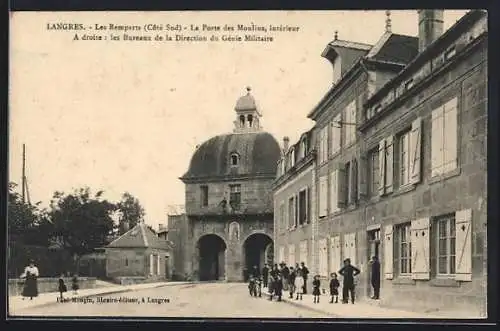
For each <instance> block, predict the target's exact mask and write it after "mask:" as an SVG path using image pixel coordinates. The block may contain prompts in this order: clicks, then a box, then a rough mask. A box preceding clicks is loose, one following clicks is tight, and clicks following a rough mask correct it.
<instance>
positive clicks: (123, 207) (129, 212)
mask: <svg viewBox="0 0 500 331" xmlns="http://www.w3.org/2000/svg"><path fill="white" fill-rule="evenodd" d="M117 210H118V211H119V212H120V213H121V215H122V217H121V218H120V224H119V233H120V234H123V233H124V232H126V229H127V227H125V223H128V228H130V229H131V228H133V227H134V226H136V225H137V223H139V222H140V221H142V220H143V218H144V215H145V212H144V208H143V207H142V205H141V203H140V202H139V200H138V199H137V198H136V197H134V196H133V195H132V194H130V193H128V192H125V193H123V195H122V199H121V200H120V202H118V203H117Z"/></svg>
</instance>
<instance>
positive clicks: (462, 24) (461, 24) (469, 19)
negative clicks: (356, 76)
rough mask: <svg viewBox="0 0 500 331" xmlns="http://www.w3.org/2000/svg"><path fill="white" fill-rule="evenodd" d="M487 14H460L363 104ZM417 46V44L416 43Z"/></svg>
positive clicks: (375, 97) (396, 81)
mask: <svg viewBox="0 0 500 331" xmlns="http://www.w3.org/2000/svg"><path fill="white" fill-rule="evenodd" d="M485 15H487V12H486V11H484V10H481V9H476V10H471V11H469V12H468V13H466V14H465V15H464V16H462V17H461V18H460V19H459V20H458V21H457V22H455V24H453V25H452V26H451V27H450V28H449V29H448V30H446V31H445V32H444V33H443V34H442V35H441V36H439V38H437V39H436V40H434V42H432V43H431V44H430V45H429V46H427V48H425V49H424V50H423V51H422V52H420V53H417V55H416V56H414V57H413V58H412V59H411V60H410V61H408V63H407V64H406V66H405V68H404V69H403V70H401V72H399V73H398V75H396V76H395V77H394V78H392V79H391V80H390V81H389V82H387V83H386V84H385V85H384V86H383V87H382V88H381V89H380V90H378V91H377V92H376V93H375V94H374V95H372V96H371V97H370V98H369V99H368V100H367V101H366V102H365V106H369V105H371V104H373V103H375V102H377V101H378V100H380V99H381V98H382V96H384V95H386V93H387V92H388V91H389V90H390V89H391V88H393V87H394V86H395V85H396V84H398V83H399V82H401V80H403V79H404V77H405V73H407V72H409V71H411V70H414V68H415V67H417V66H419V65H420V64H421V63H422V62H425V61H427V60H428V59H429V57H430V56H431V55H430V54H433V52H436V50H440V49H441V48H442V47H443V44H445V43H446V42H447V41H448V40H450V39H452V38H453V35H455V34H457V33H459V32H460V31H461V30H462V29H467V28H469V27H470V26H471V25H472V24H474V22H476V21H478V20H480V19H481V18H482V17H483V16H485ZM417 47H418V45H417Z"/></svg>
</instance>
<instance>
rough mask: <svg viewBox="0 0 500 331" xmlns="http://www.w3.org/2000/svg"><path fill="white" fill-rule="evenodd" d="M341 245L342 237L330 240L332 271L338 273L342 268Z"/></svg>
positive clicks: (334, 237)
mask: <svg viewBox="0 0 500 331" xmlns="http://www.w3.org/2000/svg"><path fill="white" fill-rule="evenodd" d="M340 253H341V245H340V236H333V237H331V238H330V271H331V272H338V271H339V270H340V268H341V263H340V260H341V254H340Z"/></svg>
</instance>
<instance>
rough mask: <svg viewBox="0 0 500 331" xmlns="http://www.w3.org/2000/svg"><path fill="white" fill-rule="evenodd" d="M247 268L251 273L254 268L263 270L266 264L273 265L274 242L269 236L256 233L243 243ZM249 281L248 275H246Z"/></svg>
mask: <svg viewBox="0 0 500 331" xmlns="http://www.w3.org/2000/svg"><path fill="white" fill-rule="evenodd" d="M243 256H244V261H245V268H246V270H247V271H248V272H250V271H251V270H252V269H253V268H254V266H257V267H258V268H259V270H262V268H263V267H264V264H265V263H268V264H272V263H273V240H272V239H271V237H269V236H268V235H267V234H264V233H254V234H252V235H250V236H249V237H247V239H246V240H245V242H244V243H243ZM244 278H245V281H247V280H248V273H246V274H245V275H244Z"/></svg>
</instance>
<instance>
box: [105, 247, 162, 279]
mask: <svg viewBox="0 0 500 331" xmlns="http://www.w3.org/2000/svg"><path fill="white" fill-rule="evenodd" d="M150 254H155V255H157V254H159V255H160V257H161V258H160V266H159V272H158V273H157V274H156V273H155V274H150V266H149V264H150ZM166 255H168V253H167V252H165V251H163V250H157V249H150V248H129V249H124V248H107V249H106V275H107V277H109V278H115V279H117V278H123V277H132V278H133V277H145V278H148V279H154V280H164V279H165V261H166ZM154 263H157V260H156V258H155V261H154ZM155 268H157V267H156V266H155Z"/></svg>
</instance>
